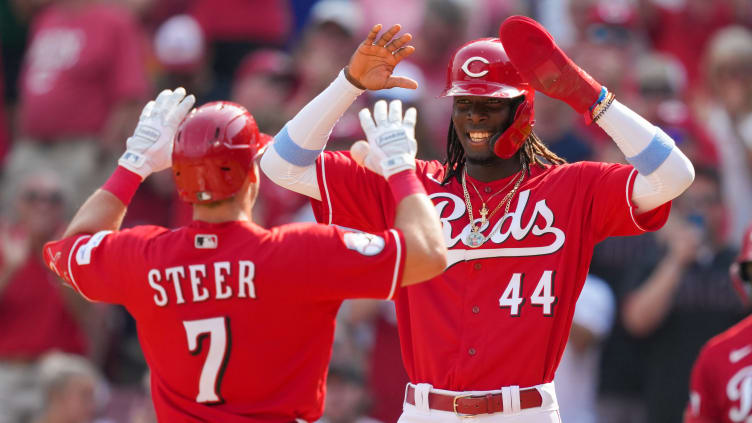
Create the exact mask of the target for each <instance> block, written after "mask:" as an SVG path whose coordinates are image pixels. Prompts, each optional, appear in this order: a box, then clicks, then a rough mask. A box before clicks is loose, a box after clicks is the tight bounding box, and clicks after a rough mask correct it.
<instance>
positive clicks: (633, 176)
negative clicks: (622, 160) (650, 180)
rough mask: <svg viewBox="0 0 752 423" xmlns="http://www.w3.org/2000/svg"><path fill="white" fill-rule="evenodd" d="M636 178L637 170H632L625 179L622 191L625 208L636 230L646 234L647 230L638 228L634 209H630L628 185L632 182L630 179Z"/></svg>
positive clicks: (630, 200) (630, 199)
mask: <svg viewBox="0 0 752 423" xmlns="http://www.w3.org/2000/svg"><path fill="white" fill-rule="evenodd" d="M636 177H637V169H632V172H630V173H629V177H628V178H627V186H626V187H625V188H624V191H625V193H626V197H627V208H629V216H630V217H631V218H632V222H633V223H634V224H635V226H637V229H639V230H641V231H643V232H647V229H645V228H643V227H642V226H640V224H639V223H637V219H635V215H634V207H632V198H631V196H630V195H629V183H630V182H631V181H632V178H636Z"/></svg>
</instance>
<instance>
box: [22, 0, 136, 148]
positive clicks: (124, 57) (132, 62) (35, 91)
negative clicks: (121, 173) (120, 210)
mask: <svg viewBox="0 0 752 423" xmlns="http://www.w3.org/2000/svg"><path fill="white" fill-rule="evenodd" d="M145 39H146V38H145V35H144V34H143V32H142V31H141V29H140V27H139V26H138V23H137V21H136V20H135V19H134V18H133V16H131V14H130V13H129V12H128V10H127V9H126V8H124V7H120V6H115V5H112V4H101V3H100V4H92V5H89V6H87V7H82V8H80V9H77V10H75V11H71V10H68V8H65V7H61V6H58V5H57V4H52V5H50V6H49V7H46V8H45V9H44V10H43V11H42V12H41V13H40V14H39V15H38V16H37V17H35V19H34V24H33V27H32V35H31V39H30V44H29V48H28V50H27V53H26V57H25V58H24V65H23V70H22V74H21V84H20V88H19V89H20V91H21V104H20V118H21V129H22V131H23V132H24V134H26V135H28V136H31V137H35V138H39V139H49V140H54V139H59V138H64V137H73V136H97V135H99V132H100V131H101V130H102V129H103V128H104V126H105V124H106V123H107V119H108V118H109V116H110V114H111V112H112V110H113V107H114V106H116V105H118V104H120V103H121V102H124V101H130V100H139V99H141V98H142V97H143V96H144V95H145V94H146V93H147V92H148V80H147V74H146V54H145V51H144V48H143V46H144V42H145Z"/></svg>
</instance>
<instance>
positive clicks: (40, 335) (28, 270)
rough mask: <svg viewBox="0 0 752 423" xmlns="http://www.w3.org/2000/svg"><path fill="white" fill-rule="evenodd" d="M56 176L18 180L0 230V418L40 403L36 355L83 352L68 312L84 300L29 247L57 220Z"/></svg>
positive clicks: (72, 313)
mask: <svg viewBox="0 0 752 423" xmlns="http://www.w3.org/2000/svg"><path fill="white" fill-rule="evenodd" d="M63 201H64V195H63V191H62V189H61V186H60V182H59V177H57V176H56V175H52V174H38V175H33V176H30V177H26V179H25V180H24V181H23V182H22V183H21V185H20V188H19V190H18V192H17V195H16V200H15V201H14V205H15V207H16V210H15V215H16V216H15V219H13V221H12V222H6V223H5V224H3V225H2V230H1V231H0V234H1V235H2V236H1V237H0V238H1V239H0V241H2V242H0V247H1V248H0V322H2V330H0V422H3V423H5V422H15V421H17V420H16V419H18V418H22V417H24V416H26V417H28V416H29V415H30V413H31V412H32V411H33V410H34V408H35V407H36V406H37V405H38V404H39V403H40V392H39V391H38V387H37V386H36V384H35V372H36V368H37V362H38V359H39V357H40V356H41V355H42V354H44V353H45V352H47V351H50V350H53V349H59V350H63V351H67V352H70V353H77V354H84V353H85V352H86V343H87V342H86V338H85V336H84V332H83V330H82V327H81V326H80V325H79V322H78V321H77V319H76V318H75V317H74V316H75V315H77V314H76V312H75V311H74V310H77V311H78V312H79V313H81V312H85V308H84V307H87V305H86V303H85V302H83V301H81V300H80V299H78V298H77V296H76V295H75V293H73V291H72V290H70V289H67V288H64V287H62V286H61V285H60V284H59V283H58V281H57V279H56V278H55V275H54V274H52V273H51V272H50V271H48V270H47V269H46V267H45V265H44V263H43V262H42V260H41V259H40V257H39V254H34V253H33V252H34V251H41V248H42V245H43V243H44V241H45V240H47V239H49V238H50V237H51V236H54V235H55V233H56V232H57V230H58V229H59V227H60V225H61V224H62V219H63V217H64V216H63Z"/></svg>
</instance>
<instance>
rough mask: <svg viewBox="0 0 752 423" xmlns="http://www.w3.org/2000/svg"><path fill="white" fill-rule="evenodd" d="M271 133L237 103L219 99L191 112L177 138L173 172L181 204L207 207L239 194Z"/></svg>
mask: <svg viewBox="0 0 752 423" xmlns="http://www.w3.org/2000/svg"><path fill="white" fill-rule="evenodd" d="M271 139H272V137H270V136H269V135H266V134H263V133H261V132H259V130H258V126H257V125H256V121H255V120H254V119H253V116H251V114H250V113H248V111H247V110H246V109H245V108H243V107H242V106H240V105H239V104H236V103H231V102H227V101H215V102H212V103H207V104H205V105H203V106H201V107H199V108H198V109H195V110H193V111H192V112H191V113H190V114H188V116H187V117H186V118H185V120H183V122H182V123H181V124H180V127H178V132H177V134H176V135H175V146H174V147H173V150H172V173H173V175H174V176H175V184H176V185H177V188H178V193H179V194H180V198H181V199H182V200H183V201H187V202H189V203H208V202H214V201H219V200H223V199H225V198H229V197H231V196H233V195H234V194H235V193H237V192H238V191H239V190H240V188H241V187H242V186H243V183H244V182H245V180H246V178H247V177H248V176H249V175H250V177H251V181H255V180H256V179H255V178H256V177H255V173H254V172H253V166H254V165H253V160H254V159H255V158H256V157H257V156H258V155H260V154H261V153H263V151H264V149H265V148H266V146H267V144H268V143H269V141H270V140H271Z"/></svg>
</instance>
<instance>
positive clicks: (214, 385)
mask: <svg viewBox="0 0 752 423" xmlns="http://www.w3.org/2000/svg"><path fill="white" fill-rule="evenodd" d="M183 326H184V327H185V334H186V336H187V337H188V350H189V351H190V352H191V354H193V355H198V354H199V353H201V347H202V346H203V344H204V338H206V337H207V336H208V337H209V352H208V353H207V354H206V360H205V361H204V366H203V367H202V368H201V376H200V377H199V379H198V395H196V402H200V403H203V404H221V403H223V402H224V399H223V398H222V395H221V394H220V389H219V387H220V385H221V384H222V375H224V373H225V367H227V361H228V360H229V359H230V346H231V345H232V342H231V341H232V337H231V336H230V319H229V318H227V317H212V318H210V319H200V320H185V321H183Z"/></svg>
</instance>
